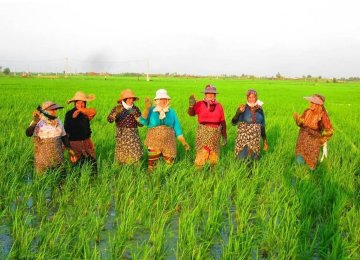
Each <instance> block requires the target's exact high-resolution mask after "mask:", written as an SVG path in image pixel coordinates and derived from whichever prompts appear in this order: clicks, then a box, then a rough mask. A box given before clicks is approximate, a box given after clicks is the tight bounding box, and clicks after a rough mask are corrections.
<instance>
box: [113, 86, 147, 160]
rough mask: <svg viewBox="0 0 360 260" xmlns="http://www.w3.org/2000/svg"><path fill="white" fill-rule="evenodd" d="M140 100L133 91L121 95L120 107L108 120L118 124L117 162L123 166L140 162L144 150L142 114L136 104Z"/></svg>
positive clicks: (118, 106) (127, 90) (115, 108)
mask: <svg viewBox="0 0 360 260" xmlns="http://www.w3.org/2000/svg"><path fill="white" fill-rule="evenodd" d="M137 100H139V98H138V97H137V96H135V94H134V93H133V92H132V91H131V89H125V90H123V91H122V92H121V93H120V98H119V99H118V101H117V102H118V105H117V106H116V107H114V108H113V109H112V110H111V112H110V114H109V115H108V118H107V120H108V121H109V123H113V122H114V121H115V123H116V145H115V161H116V162H118V163H123V164H132V163H136V162H138V161H139V160H140V158H141V156H142V154H143V150H142V144H141V140H140V136H139V131H138V127H141V126H142V125H141V124H140V123H139V118H140V116H141V112H140V110H139V108H138V107H137V106H135V105H134V102H135V101H137Z"/></svg>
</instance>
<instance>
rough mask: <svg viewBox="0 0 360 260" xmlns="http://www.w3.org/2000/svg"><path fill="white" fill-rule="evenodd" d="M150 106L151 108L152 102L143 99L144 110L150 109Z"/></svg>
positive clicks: (148, 99)
mask: <svg viewBox="0 0 360 260" xmlns="http://www.w3.org/2000/svg"><path fill="white" fill-rule="evenodd" d="M151 106H152V102H151V100H150V98H145V109H150V107H151Z"/></svg>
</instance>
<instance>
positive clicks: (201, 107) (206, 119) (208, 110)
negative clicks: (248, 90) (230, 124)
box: [194, 101, 225, 125]
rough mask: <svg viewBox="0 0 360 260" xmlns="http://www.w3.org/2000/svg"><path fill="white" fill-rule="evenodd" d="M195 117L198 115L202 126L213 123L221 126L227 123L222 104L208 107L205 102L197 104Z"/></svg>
mask: <svg viewBox="0 0 360 260" xmlns="http://www.w3.org/2000/svg"><path fill="white" fill-rule="evenodd" d="M194 112H195V115H198V122H199V123H200V124H204V123H205V124H208V123H213V124H217V125H219V124H220V123H221V122H222V121H225V115H224V109H223V107H222V106H221V104H220V103H215V104H212V105H209V106H208V105H207V104H206V103H205V102H204V101H199V102H196V104H195V105H194Z"/></svg>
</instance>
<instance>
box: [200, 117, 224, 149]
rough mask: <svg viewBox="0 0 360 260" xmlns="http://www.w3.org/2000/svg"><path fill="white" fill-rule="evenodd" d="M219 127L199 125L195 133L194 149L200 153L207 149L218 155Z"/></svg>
mask: <svg viewBox="0 0 360 260" xmlns="http://www.w3.org/2000/svg"><path fill="white" fill-rule="evenodd" d="M220 134H221V132H220V127H216V128H215V127H210V126H207V125H202V124H199V125H198V128H197V131H196V140H195V148H196V152H197V153H198V152H200V151H201V150H203V149H204V147H207V148H208V149H210V151H212V152H215V153H216V154H219V152H220Z"/></svg>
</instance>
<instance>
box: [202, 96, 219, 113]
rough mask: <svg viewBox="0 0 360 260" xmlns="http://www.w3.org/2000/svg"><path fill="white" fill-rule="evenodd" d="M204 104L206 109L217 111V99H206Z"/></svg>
mask: <svg viewBox="0 0 360 260" xmlns="http://www.w3.org/2000/svg"><path fill="white" fill-rule="evenodd" d="M204 102H205V104H206V108H207V110H208V111H210V112H213V111H214V110H215V106H216V104H217V102H216V99H215V98H214V99H213V100H210V99H207V98H206V97H205V98H204Z"/></svg>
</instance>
